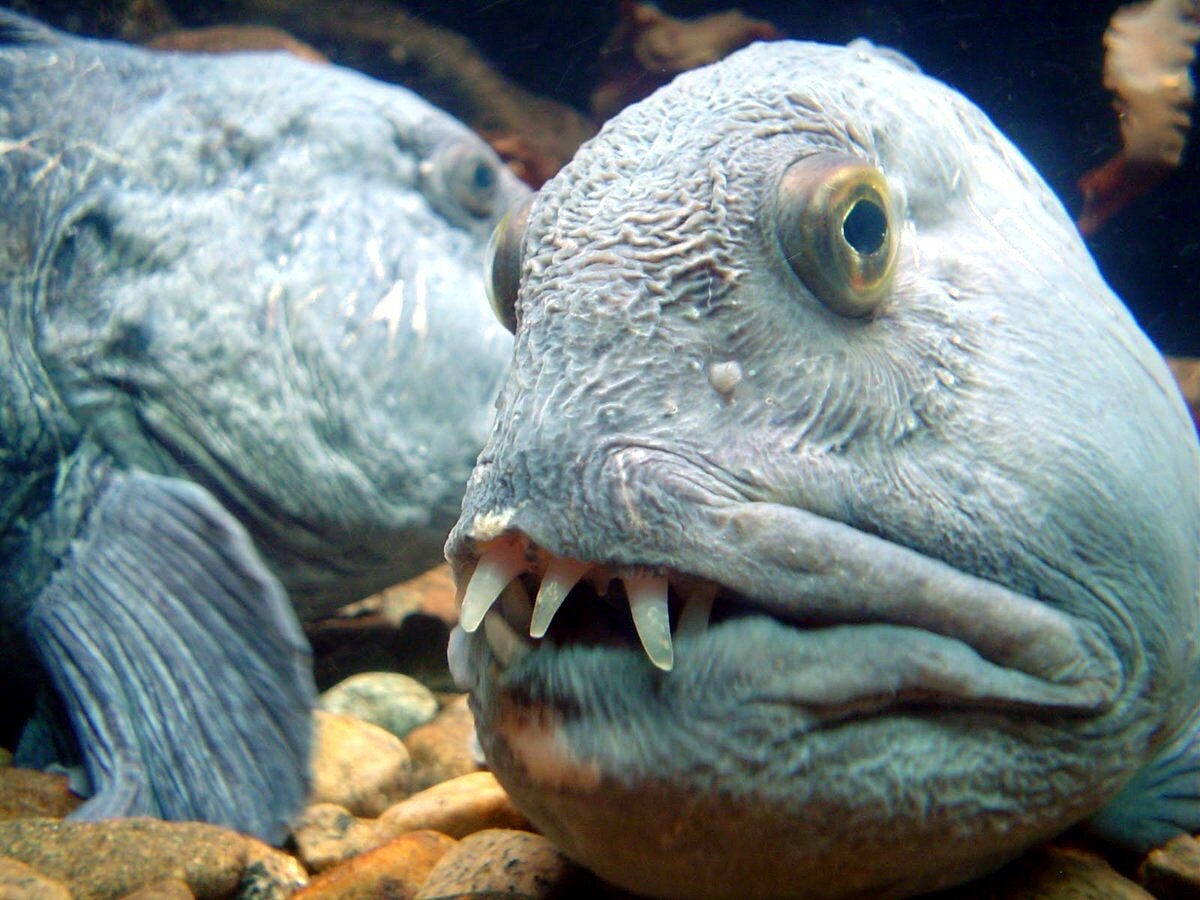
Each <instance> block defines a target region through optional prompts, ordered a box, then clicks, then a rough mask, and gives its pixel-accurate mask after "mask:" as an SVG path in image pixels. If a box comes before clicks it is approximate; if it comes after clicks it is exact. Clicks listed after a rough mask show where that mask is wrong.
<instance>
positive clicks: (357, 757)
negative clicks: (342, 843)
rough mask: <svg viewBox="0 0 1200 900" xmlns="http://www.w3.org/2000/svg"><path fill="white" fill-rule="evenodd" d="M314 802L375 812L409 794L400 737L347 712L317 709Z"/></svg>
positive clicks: (407, 767)
mask: <svg viewBox="0 0 1200 900" xmlns="http://www.w3.org/2000/svg"><path fill="white" fill-rule="evenodd" d="M314 715H315V723H316V740H315V742H314V746H313V759H312V780H313V787H312V795H311V797H310V802H312V803H336V804H338V805H339V806H344V807H346V809H348V810H350V812H352V813H354V814H355V815H358V816H375V815H378V814H379V813H381V812H382V811H383V810H385V809H387V808H388V807H389V806H390V805H391V804H393V803H395V802H396V801H397V800H399V799H400V798H401V797H403V796H405V795H406V794H407V793H408V778H409V771H410V768H411V766H410V763H409V759H408V750H406V749H405V747H404V744H403V743H402V742H401V741H400V739H399V738H398V737H396V736H395V735H393V734H389V733H388V732H386V731H384V730H383V729H382V728H379V727H378V726H375V725H371V724H370V723H368V722H362V721H359V720H358V719H352V718H350V717H349V716H339V715H334V714H333V713H327V712H324V711H323V710H317V711H316V712H315V713H314Z"/></svg>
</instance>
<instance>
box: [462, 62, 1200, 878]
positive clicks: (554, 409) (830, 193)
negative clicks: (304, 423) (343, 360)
mask: <svg viewBox="0 0 1200 900" xmlns="http://www.w3.org/2000/svg"><path fill="white" fill-rule="evenodd" d="M526 215H527V218H526V219H525V220H523V219H522V217H521V216H514V217H511V218H510V219H509V220H508V221H509V223H510V224H509V225H508V226H507V227H506V226H502V228H501V231H500V232H499V233H498V235H497V237H496V239H494V242H493V246H494V247H495V248H496V249H495V253H496V258H495V259H494V260H493V261H492V264H491V267H490V269H491V271H492V272H493V274H494V276H495V277H494V283H493V292H494V295H495V297H494V302H495V303H496V305H497V306H498V308H499V310H500V311H501V314H502V315H503V316H504V317H505V318H507V319H508V320H509V321H510V322H511V323H514V324H515V328H516V344H515V349H514V358H513V367H512V370H511V372H510V374H509V377H508V382H507V385H506V387H505V389H504V391H503V392H502V394H501V399H500V402H499V407H498V409H499V415H498V418H497V422H496V424H495V426H494V429H493V432H492V434H491V437H490V438H489V440H488V443H487V444H486V445H485V448H484V450H483V452H482V454H481V455H480V459H479V464H478V466H477V467H476V470H475V473H474V474H473V476H472V478H471V481H470V483H469V486H468V490H467V495H466V498H465V500H464V509H463V516H462V518H461V519H460V521H459V524H458V525H457V526H456V527H455V530H454V532H452V535H451V539H450V542H449V543H448V545H447V552H448V555H449V556H450V558H451V561H452V563H453V564H454V566H455V571H456V577H457V579H458V580H459V584H460V590H461V591H462V592H463V595H462V626H463V627H462V629H461V630H456V632H455V633H454V635H453V636H452V640H451V664H452V668H453V669H454V670H455V672H456V675H457V677H458V678H459V679H460V681H462V682H463V683H465V684H467V685H469V686H470V688H471V689H472V692H473V707H474V709H475V712H476V721H477V726H478V728H479V730H480V738H481V743H482V745H483V748H484V750H485V752H486V754H487V757H488V760H489V761H490V763H491V765H492V766H493V768H494V769H495V771H496V774H497V777H498V778H499V779H500V781H501V782H502V783H503V784H504V785H505V786H506V787H507V788H508V790H509V791H510V793H511V794H512V796H513V798H514V800H515V801H516V802H517V804H518V805H519V806H520V807H521V808H522V809H523V810H524V811H525V812H526V814H527V815H528V816H529V817H530V819H531V820H532V821H533V822H534V823H535V824H536V825H537V826H539V828H541V829H542V830H543V831H544V832H545V833H546V834H547V835H548V836H550V837H551V838H552V839H554V840H555V841H556V842H558V843H559V844H560V845H561V846H562V847H563V848H564V849H565V850H566V852H568V853H569V854H570V855H572V856H573V857H575V858H576V859H578V860H581V861H582V862H583V863H585V864H586V865H588V866H590V867H591V868H593V869H595V870H596V871H597V872H598V873H600V874H601V875H602V876H604V877H605V878H607V879H610V880H612V881H614V882H616V883H618V884H620V885H622V886H624V887H627V888H630V889H632V890H636V891H639V892H643V893H647V894H652V895H658V896H681V897H732V896H738V897H753V896H758V897H781V896H794V897H833V896H869V897H892V896H908V895H911V894H914V893H918V892H921V891H926V890H932V889H936V888H939V887H943V886H946V885H949V884H953V883H956V882H960V881H963V880H966V879H968V878H970V877H973V876H975V875H978V874H980V873H982V872H985V871H987V870H989V869H991V868H994V867H996V866H998V865H999V864H1001V863H1002V862H1004V861H1005V860H1007V859H1011V858H1012V857H1014V856H1016V855H1017V854H1019V853H1020V852H1021V851H1022V850H1024V849H1026V848H1028V847H1030V846H1032V845H1033V844H1035V843H1036V842H1038V841H1041V840H1043V839H1045V838H1047V837H1050V836H1052V835H1054V834H1056V833H1058V832H1060V831H1061V830H1063V829H1065V828H1066V827H1068V826H1069V825H1071V824H1073V823H1075V822H1079V821H1081V820H1084V819H1090V821H1091V822H1092V823H1093V824H1094V826H1095V827H1096V828H1097V829H1098V830H1099V831H1101V832H1102V833H1103V834H1106V835H1108V836H1110V837H1112V838H1114V839H1117V840H1120V841H1123V842H1125V843H1127V844H1130V845H1132V846H1137V847H1143V848H1144V847H1147V846H1150V845H1153V844H1155V843H1158V842H1160V841H1163V840H1165V839H1167V838H1169V837H1170V836H1172V835H1173V834H1176V833H1178V832H1180V831H1183V830H1187V829H1192V830H1195V829H1196V828H1198V827H1200V803H1198V798H1200V777H1198V776H1197V774H1196V773H1197V771H1198V770H1200V765H1198V759H1197V752H1196V749H1195V747H1196V740H1195V730H1196V727H1197V726H1196V706H1197V700H1198V699H1200V693H1198V690H1197V688H1198V685H1197V677H1198V673H1197V662H1198V656H1197V640H1196V638H1197V634H1198V625H1200V621H1198V619H1200V607H1198V605H1197V596H1198V585H1200V567H1198V564H1197V552H1196V549H1197V546H1198V538H1200V479H1198V478H1197V475H1198V474H1200V467H1198V461H1200V456H1198V452H1197V446H1196V441H1195V436H1194V433H1193V429H1192V424H1191V422H1190V420H1189V418H1188V415H1187V411H1186V409H1185V407H1184V405H1183V403H1182V401H1181V399H1180V397H1179V396H1178V391H1177V389H1176V387H1175V385H1174V383H1173V381H1172V379H1171V377H1170V375H1169V373H1168V372H1167V370H1166V368H1165V367H1164V365H1163V362H1162V360H1161V358H1160V357H1159V355H1158V353H1157V352H1156V351H1155V349H1154V347H1153V346H1152V345H1151V344H1150V343H1149V341H1148V340H1147V339H1146V338H1145V336H1144V335H1143V334H1142V333H1141V331H1140V330H1139V329H1138V328H1137V326H1136V325H1135V323H1134V322H1133V321H1132V319H1131V317H1130V316H1129V315H1128V313H1127V312H1126V310H1125V309H1124V308H1123V306H1122V304H1121V302H1120V301H1119V299H1118V298H1117V297H1116V296H1114V295H1113V293H1112V292H1111V291H1110V290H1109V288H1108V287H1107V286H1106V285H1105V283H1104V281H1103V279H1102V277H1101V276H1100V274H1099V273H1098V271H1097V269H1096V267H1095V265H1094V263H1093V261H1092V260H1091V258H1090V256H1089V255H1088V253H1087V250H1086V249H1085V247H1084V246H1083V244H1082V243H1081V241H1080V239H1079V237H1078V235H1077V234H1076V232H1075V229H1074V227H1073V226H1072V224H1071V221H1070V219H1069V218H1068V217H1067V215H1066V214H1065V212H1064V210H1063V209H1062V207H1061V205H1060V204H1059V203H1058V201H1057V200H1056V199H1055V198H1054V196H1053V195H1052V194H1051V192H1050V190H1049V189H1048V188H1047V187H1046V185H1045V184H1044V183H1043V182H1042V180H1041V179H1040V178H1039V177H1038V175H1037V173H1036V172H1035V171H1034V170H1033V169H1032V167H1031V166H1030V165H1029V164H1028V163H1027V162H1026V161H1025V160H1024V159H1023V158H1022V157H1021V155H1020V154H1019V153H1018V152H1017V151H1016V150H1015V149H1014V148H1013V147H1012V145H1011V144H1009V143H1008V142H1007V141H1006V140H1005V139H1004V138H1003V136H1001V135H1000V134H999V133H998V132H997V131H996V129H995V127H994V126H993V125H992V124H991V123H990V122H989V121H988V120H987V118H986V117H985V116H984V115H983V114H982V113H981V112H980V111H979V110H978V109H976V108H975V107H974V106H972V105H971V104H970V103H969V102H968V101H966V100H965V99H964V98H962V97H961V96H959V95H958V94H956V93H955V92H953V91H951V90H949V89H948V88H946V87H945V86H944V85H941V84H939V83H938V82H936V81H934V80H932V79H930V78H927V77H925V76H923V75H921V74H920V73H919V72H916V71H914V70H913V67H912V66H911V65H910V64H906V61H904V60H903V58H901V57H899V56H898V55H896V54H894V53H890V52H886V51H882V50H879V49H877V48H874V47H872V46H870V45H869V44H866V43H856V44H854V45H851V47H849V48H836V47H826V46H821V45H815V44H804V43H790V42H781V43H773V44H763V45H757V46H755V47H752V48H750V49H747V50H744V51H742V52H739V53H737V54H735V55H733V56H731V57H729V58H728V59H726V60H725V61H723V62H721V63H718V64H717V65H715V66H712V67H709V68H706V69H702V70H698V71H696V72H694V73H689V74H687V75H684V76H681V77H679V78H678V79H677V80H676V81H675V82H674V83H673V84H672V85H670V86H669V87H667V88H664V89H663V90H661V91H660V92H658V93H657V94H655V95H654V96H653V97H651V98H649V99H648V100H646V101H644V102H642V103H640V104H638V105H636V106H634V107H631V108H630V109H628V110H626V111H625V112H623V113H622V114H620V115H619V116H618V117H616V118H615V119H614V120H612V121H611V122H609V123H608V125H607V126H606V127H605V128H604V130H603V131H602V132H601V134H600V135H599V136H597V137H596V138H595V139H594V140H593V141H591V142H590V143H589V144H587V145H585V147H584V148H582V149H581V151H580V152H579V154H578V155H577V156H576V158H575V159H574V160H573V161H572V162H571V163H570V164H569V165H568V166H567V167H566V168H565V169H564V170H563V171H562V172H560V173H559V175H558V176H557V177H556V178H555V179H553V180H552V181H550V182H549V183H548V184H547V185H546V186H545V187H544V188H543V189H542V191H541V192H540V193H539V194H538V195H537V196H536V197H535V199H534V201H533V204H532V206H531V207H530V208H529V209H528V212H527V214H526ZM523 221H525V222H526V224H524V225H522V222H523ZM522 228H523V229H524V230H522ZM564 598H565V599H564ZM494 600H495V601H497V602H495V605H494V606H493V605H492V604H493V601H494ZM559 603H561V608H559V607H558V606H557V604H559ZM476 629H478V630H476ZM527 634H531V635H535V636H541V637H540V639H532V640H531V638H529V637H526V636H525V635H527Z"/></svg>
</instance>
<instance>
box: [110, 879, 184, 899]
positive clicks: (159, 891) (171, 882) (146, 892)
mask: <svg viewBox="0 0 1200 900" xmlns="http://www.w3.org/2000/svg"><path fill="white" fill-rule="evenodd" d="M195 896H196V895H195V894H193V893H192V889H191V888H190V887H188V886H187V882H186V881H183V880H182V879H179V878H164V879H163V880H162V881H155V882H153V883H151V884H148V885H146V886H145V887H142V888H138V889H137V890H136V891H134V892H133V893H132V894H126V895H125V896H124V897H122V898H121V900H193V898H194V897H195Z"/></svg>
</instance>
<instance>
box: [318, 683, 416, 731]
mask: <svg viewBox="0 0 1200 900" xmlns="http://www.w3.org/2000/svg"><path fill="white" fill-rule="evenodd" d="M321 708H322V709H323V710H325V711H326V712H331V713H337V714H338V715H343V716H352V717H354V718H356V719H361V720H362V721H364V722H370V723H371V724H372V725H378V726H379V727H380V728H382V729H383V730H384V731H388V732H391V733H392V734H394V735H395V736H396V737H398V738H402V737H404V736H405V735H406V734H408V733H409V732H410V731H412V730H413V729H414V728H417V727H419V726H421V725H424V724H426V723H427V722H431V721H432V720H433V717H434V716H436V715H437V712H438V701H437V697H435V696H433V692H432V691H430V690H429V688H427V687H425V685H423V684H421V682H419V681H417V680H416V679H415V678H409V677H408V676H407V675H401V674H400V673H398V672H363V673H362V674H360V675H352V676H351V677H349V678H347V679H346V680H345V681H342V682H339V683H338V684H335V685H334V686H333V687H331V688H330V689H329V690H327V691H326V692H325V693H323V694H322V695H321Z"/></svg>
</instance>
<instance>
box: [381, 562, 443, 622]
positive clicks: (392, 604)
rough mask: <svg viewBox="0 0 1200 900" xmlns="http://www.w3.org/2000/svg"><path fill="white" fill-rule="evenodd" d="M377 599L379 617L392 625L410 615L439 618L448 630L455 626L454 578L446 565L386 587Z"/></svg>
mask: <svg viewBox="0 0 1200 900" xmlns="http://www.w3.org/2000/svg"><path fill="white" fill-rule="evenodd" d="M380 597H381V601H382V603H381V606H382V609H383V616H384V618H385V619H387V620H388V621H390V622H392V623H393V624H396V625H399V624H400V622H402V621H403V620H404V619H405V618H406V617H408V616H410V615H413V614H414V613H417V614H421V615H426V616H433V617H434V618H437V619H441V620H442V621H443V622H445V623H446V625H448V626H450V627H453V626H454V625H456V624H458V606H457V604H456V603H455V602H454V578H453V576H452V575H451V574H450V566H449V564H447V563H443V564H442V565H440V566H438V567H437V568H435V569H430V570H429V571H428V572H426V573H425V574H423V575H418V576H417V577H416V578H411V579H409V580H408V581H405V582H404V583H402V584H398V585H395V586H394V587H390V588H388V589H387V590H385V591H383V593H382V594H381V595H380Z"/></svg>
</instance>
